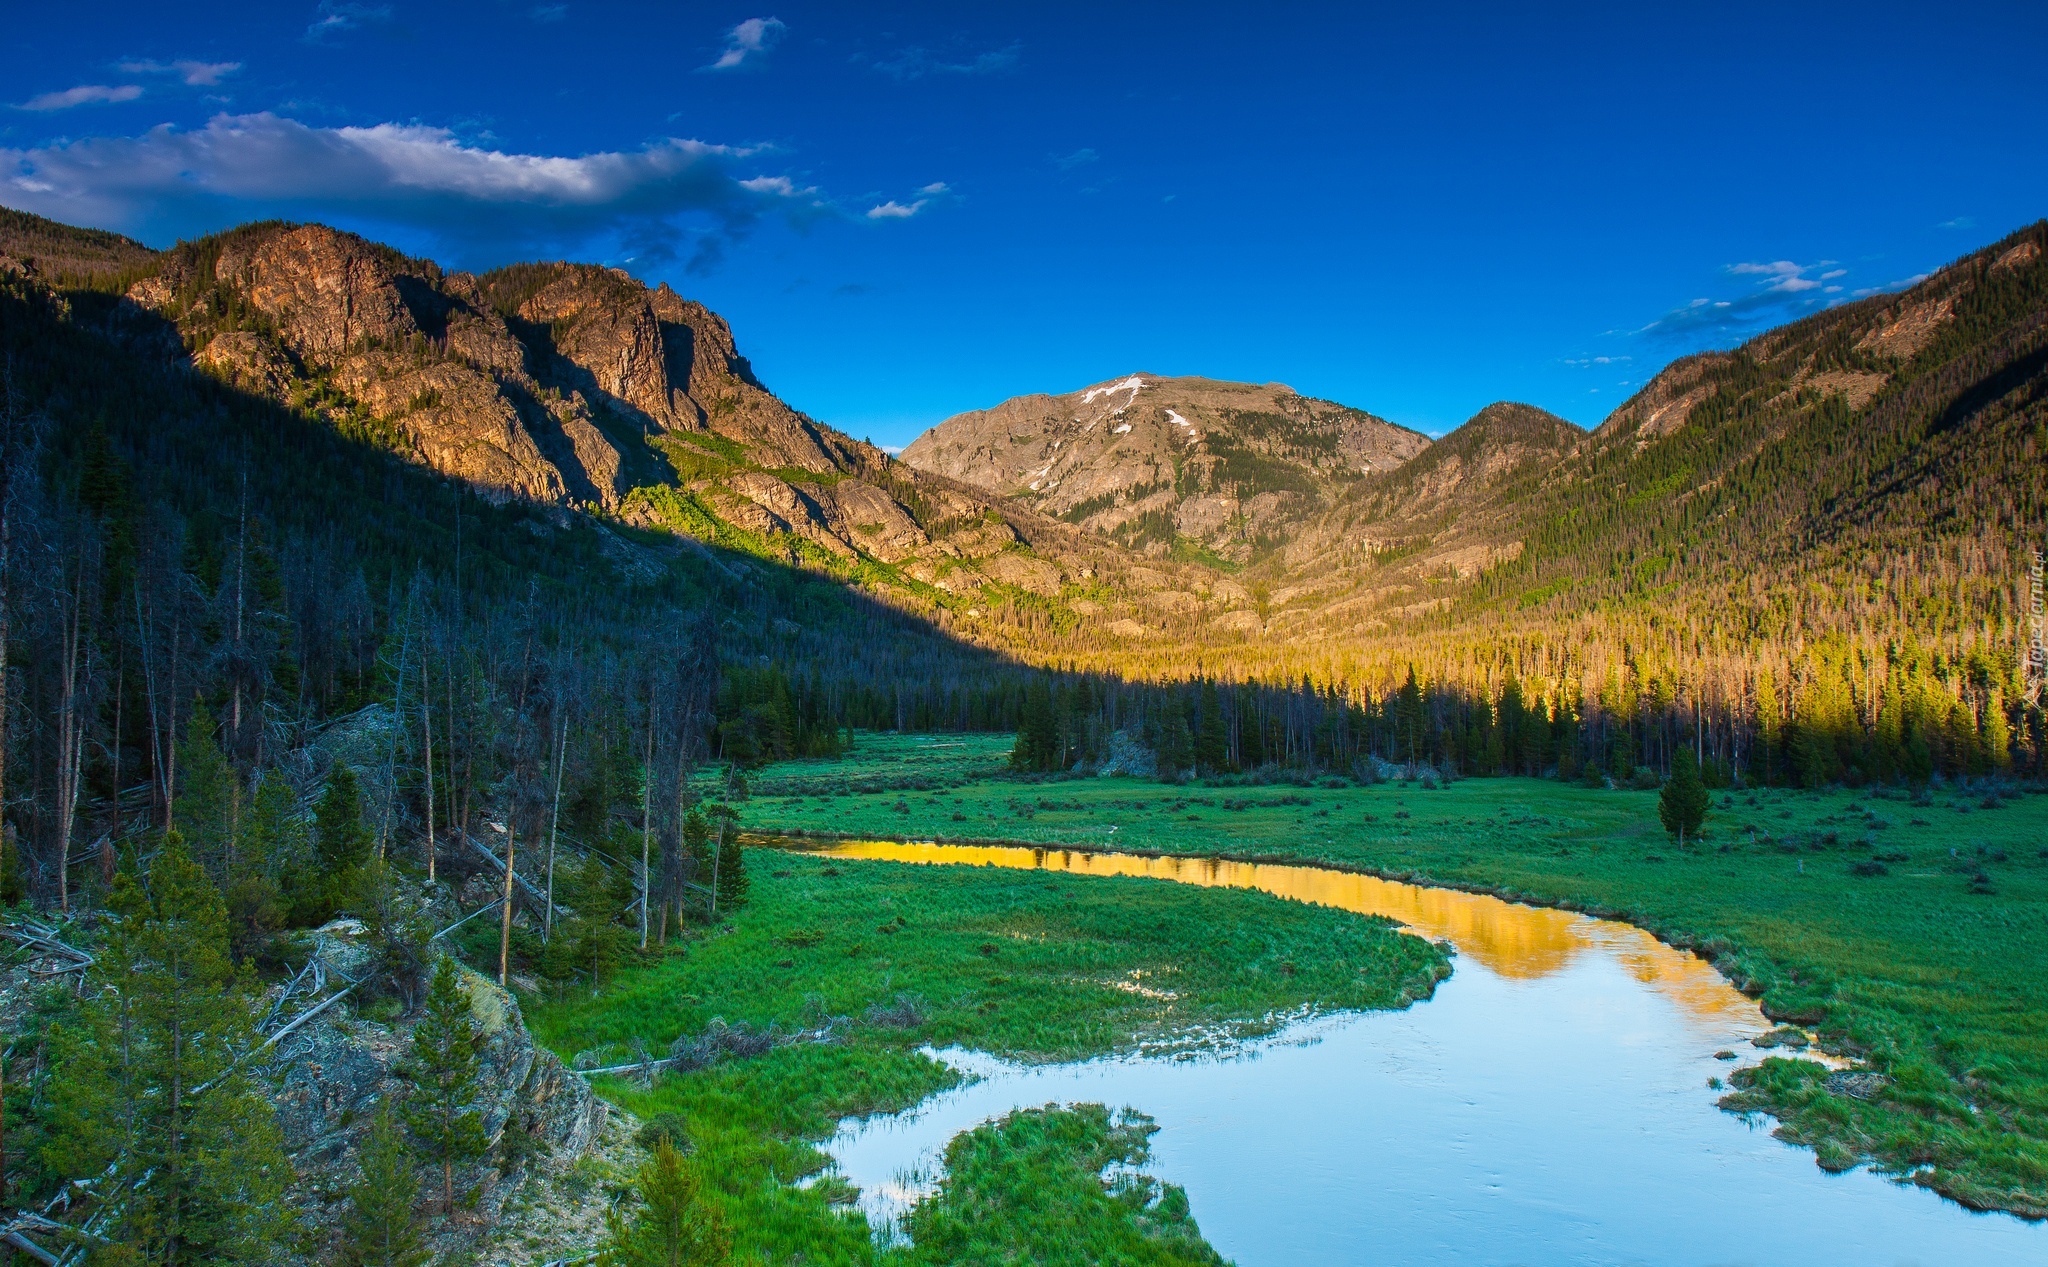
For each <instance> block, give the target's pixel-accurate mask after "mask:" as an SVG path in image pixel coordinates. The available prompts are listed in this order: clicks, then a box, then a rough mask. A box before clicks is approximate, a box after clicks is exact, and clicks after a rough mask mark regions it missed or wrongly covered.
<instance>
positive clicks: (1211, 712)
mask: <svg viewBox="0 0 2048 1267" xmlns="http://www.w3.org/2000/svg"><path fill="white" fill-rule="evenodd" d="M1195 765H1196V766H1197V767H1199V768H1200V769H1202V770H1203V771H1205V772H1206V773H1209V774H1221V773H1223V771H1224V770H1225V769H1227V768H1228V767H1229V765H1230V732H1229V730H1228V729H1227V728H1226V727H1225V726H1224V724H1223V701H1222V699H1221V698H1220V697H1219V695H1218V693H1217V690H1216V684H1215V683H1214V682H1210V681H1204V682H1203V683H1202V721H1201V726H1200V728H1199V729H1197V730H1196V732H1195Z"/></svg>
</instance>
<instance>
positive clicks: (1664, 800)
mask: <svg viewBox="0 0 2048 1267" xmlns="http://www.w3.org/2000/svg"><path fill="white" fill-rule="evenodd" d="M1707 803H1708V796H1707V785H1706V784H1705V783H1703V782H1702V781H1701V780H1700V767H1699V762H1697V761H1695V760H1694V759H1693V755H1692V749H1691V748H1688V747H1685V746H1684V745H1680V746H1679V748H1678V751H1677V752H1676V753H1674V754H1673V755H1672V759H1671V778H1670V779H1669V780H1667V781H1666V782H1665V784H1664V791H1663V793H1662V794H1661V795H1659V796H1658V798H1657V817H1658V818H1660V819H1662V820H1663V822H1664V830H1665V831H1668V832H1670V833H1671V834H1672V835H1673V836H1675V837H1677V838H1678V847H1679V848H1680V849H1683V848H1685V838H1686V837H1687V836H1689V835H1691V836H1696V835H1698V834H1699V830H1700V824H1701V823H1703V822H1705V821H1706V819H1707Z"/></svg>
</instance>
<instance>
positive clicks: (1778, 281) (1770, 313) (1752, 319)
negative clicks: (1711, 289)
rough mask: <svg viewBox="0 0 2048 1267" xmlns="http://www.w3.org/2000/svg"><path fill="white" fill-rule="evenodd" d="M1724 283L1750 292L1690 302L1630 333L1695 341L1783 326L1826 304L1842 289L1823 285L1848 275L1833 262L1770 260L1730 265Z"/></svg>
mask: <svg viewBox="0 0 2048 1267" xmlns="http://www.w3.org/2000/svg"><path fill="white" fill-rule="evenodd" d="M1722 271H1723V272H1725V273H1726V274H1727V275H1728V276H1729V277H1732V278H1740V279H1743V280H1745V281H1748V282H1749V283H1751V286H1752V288H1751V289H1750V290H1748V291H1746V292H1744V293H1742V294H1739V295H1735V296H1732V297H1729V298H1713V297H1705V298H1700V299H1695V300H1693V301H1692V302H1691V303H1689V304H1687V305H1685V306H1684V307H1683V308H1674V309H1672V310H1671V311H1670V312H1667V313H1665V314H1664V315H1663V316H1661V317H1659V318H1657V319H1656V320H1655V321H1652V322H1651V323H1650V324H1649V325H1646V326H1644V327H1642V328H1641V329H1640V330H1637V331H1635V333H1637V334H1646V335H1650V336H1652V337H1655V338H1663V339H1678V340H1698V339H1702V338H1711V337H1714V336H1716V335H1721V334H1728V333H1735V332H1739V331H1742V330H1745V329H1749V328H1751V327H1754V326H1758V325H1763V324H1769V323H1773V322H1778V321H1785V320H1789V319H1790V318H1791V317H1793V316H1795V315H1797V314H1798V313H1799V312H1800V311H1802V310H1804V309H1806V308H1810V307H1813V306H1814V305H1816V304H1821V303H1828V302H1840V301H1838V300H1829V299H1828V298H1827V297H1828V296H1830V295H1836V294H1840V293H1841V291H1842V287H1840V286H1835V285H1829V284H1828V283H1830V282H1832V281H1833V280H1834V279H1835V278H1838V277H1846V276H1847V275H1848V271H1849V270H1847V269H1845V268H1840V267H1837V265H1836V262H1835V261H1834V260H1818V261H1816V262H1814V263H1812V264H1800V263H1796V262H1794V261H1792V260H1770V261H1767V262H1749V263H1741V264H1730V265H1728V266H1727V267H1726V268H1725V269H1723V270H1722Z"/></svg>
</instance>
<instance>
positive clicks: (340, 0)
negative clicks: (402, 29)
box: [303, 0, 391, 44]
mask: <svg viewBox="0 0 2048 1267" xmlns="http://www.w3.org/2000/svg"><path fill="white" fill-rule="evenodd" d="M390 20H391V6H390V5H388V4H359V3H356V2H355V0H320V16H319V17H317V18H315V19H313V22H312V24H311V25H310V26H308V27H307V28H306V34H305V36H304V37H303V38H304V39H305V40H306V42H307V43H309V44H312V43H318V42H319V41H321V40H324V39H326V38H328V37H329V36H332V35H339V34H341V33H342V32H343V31H353V30H356V29H357V28H358V27H363V26H372V25H378V24H382V23H385V22H389V21H390Z"/></svg>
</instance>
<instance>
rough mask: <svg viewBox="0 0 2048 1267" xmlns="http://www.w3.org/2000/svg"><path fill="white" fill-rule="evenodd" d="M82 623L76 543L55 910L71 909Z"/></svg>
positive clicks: (60, 742) (62, 717) (60, 740)
mask: <svg viewBox="0 0 2048 1267" xmlns="http://www.w3.org/2000/svg"><path fill="white" fill-rule="evenodd" d="M84 623H85V544H84V541H83V539H82V538H81V540H80V542H79V557H78V572H77V575H76V578H75V579H74V581H73V583H72V595H71V628H70V630H69V631H68V632H67V633H66V635H65V638H64V698H63V703H62V705H61V712H60V713H59V715H58V719H57V909H58V910H60V911H68V910H70V909H71V828H72V819H73V818H75V817H76V816H77V812H78V787H77V780H78V757H79V755H80V749H81V747H82V746H83V745H82V744H81V743H80V734H81V732H82V730H83V729H84V728H83V727H81V726H80V725H79V724H78V656H79V641H80V639H81V636H82V635H83V633H84V630H83V629H82V626H83V625H84Z"/></svg>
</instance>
